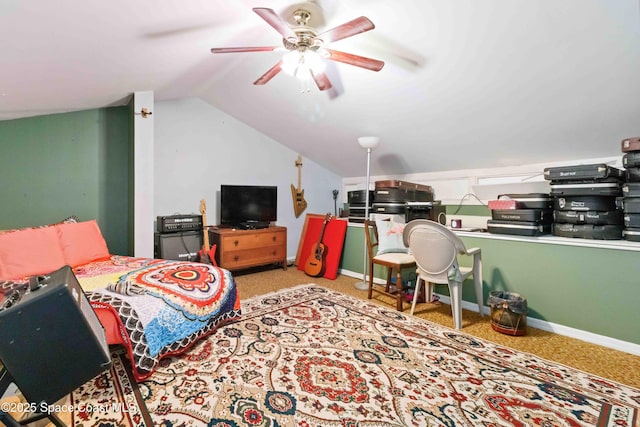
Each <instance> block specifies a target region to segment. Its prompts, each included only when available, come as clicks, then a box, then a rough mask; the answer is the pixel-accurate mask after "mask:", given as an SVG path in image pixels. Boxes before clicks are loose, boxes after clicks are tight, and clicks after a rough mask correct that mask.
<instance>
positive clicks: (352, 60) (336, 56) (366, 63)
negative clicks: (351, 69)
mask: <svg viewBox="0 0 640 427" xmlns="http://www.w3.org/2000/svg"><path fill="white" fill-rule="evenodd" d="M325 51H326V52H327V53H329V58H328V59H331V60H332V61H338V62H343V63H345V64H349V65H355V66H356V67H360V68H366V69H367V70H371V71H380V70H382V67H384V61H378V60H377V59H372V58H366V57H364V56H358V55H354V54H353V53H346V52H340V51H338V50H332V49H325Z"/></svg>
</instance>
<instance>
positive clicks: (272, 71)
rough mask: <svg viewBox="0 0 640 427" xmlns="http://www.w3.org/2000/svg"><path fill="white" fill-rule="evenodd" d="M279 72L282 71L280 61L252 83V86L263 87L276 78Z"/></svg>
mask: <svg viewBox="0 0 640 427" xmlns="http://www.w3.org/2000/svg"><path fill="white" fill-rule="evenodd" d="M280 70H282V61H280V62H278V63H277V64H276V65H274V66H273V67H271V68H269V70H268V71H267V72H266V73H264V74H263V75H261V76H260V77H259V78H258V80H256V81H255V82H253V84H254V85H264V84H267V83H269V80H271V79H272V78H274V77H275V76H276V74H278V73H279V72H280Z"/></svg>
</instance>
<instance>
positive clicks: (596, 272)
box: [340, 225, 640, 344]
mask: <svg viewBox="0 0 640 427" xmlns="http://www.w3.org/2000/svg"><path fill="white" fill-rule="evenodd" d="M363 231H364V229H363V228H362V227H359V226H353V225H350V226H349V227H348V228H347V235H346V241H345V245H344V252H343V256H342V262H341V265H340V267H341V268H343V269H345V270H349V271H354V272H362V266H363V244H364V243H363V239H364V232H363ZM462 240H463V241H464V242H465V244H466V245H467V247H480V248H481V249H482V267H483V283H484V302H485V305H487V299H488V297H489V293H490V292H491V291H493V290H506V291H512V292H517V293H519V294H521V295H522V296H524V297H525V298H526V299H527V304H528V308H529V313H528V316H529V317H531V318H535V319H540V320H544V321H547V322H551V323H555V324H558V325H564V326H567V327H570V328H576V329H579V330H582V331H587V332H591V333H594V334H598V335H603V336H607V337H611V338H615V339H619V340H622V341H626V342H630V343H634V344H640V328H638V327H637V325H640V310H638V303H637V302H638V301H640V286H638V278H639V277H640V262H638V260H639V259H640V252H637V251H628V250H618V249H605V248H592V247H584V246H569V245H560V244H548V243H538V242H530V241H513V240H500V239H496V238H491V237H488V238H487V237H484V238H481V237H462ZM464 258H465V257H461V258H460V263H461V265H464V266H470V265H471V262H470V260H467V261H465V260H464ZM375 273H376V276H377V277H381V278H382V277H383V275H382V273H381V271H378V270H376V272H375ZM436 292H438V293H441V294H445V295H447V294H448V288H447V286H446V285H443V286H437V287H436ZM463 299H464V300H465V301H469V302H476V299H475V294H474V290H473V286H472V285H471V284H468V285H467V286H464V288H463Z"/></svg>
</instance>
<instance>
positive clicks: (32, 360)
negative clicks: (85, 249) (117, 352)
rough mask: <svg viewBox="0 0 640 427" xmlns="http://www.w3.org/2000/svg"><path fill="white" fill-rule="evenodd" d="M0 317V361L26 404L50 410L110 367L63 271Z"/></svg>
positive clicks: (99, 335)
mask: <svg viewBox="0 0 640 427" xmlns="http://www.w3.org/2000/svg"><path fill="white" fill-rule="evenodd" d="M32 280H33V281H34V282H35V283H34V284H36V285H38V287H37V288H35V289H34V290H31V291H30V292H28V293H26V294H25V295H24V296H23V297H22V299H21V300H20V301H19V302H18V303H16V304H15V305H13V306H12V307H10V308H8V309H5V310H2V311H0V360H2V363H3V364H4V367H5V368H6V369H7V371H8V372H9V374H10V375H11V377H13V379H14V380H15V383H16V386H18V388H19V389H20V391H21V392H22V394H23V395H24V396H25V398H26V399H27V401H29V402H31V403H40V402H46V403H47V404H53V403H55V402H56V401H58V400H59V399H61V398H62V397H64V396H66V395H67V394H69V393H70V392H72V391H73V390H75V389H76V388H77V387H79V386H81V385H83V384H84V383H85V382H87V381H89V380H90V379H92V378H93V377H95V376H96V375H98V374H100V373H102V372H103V371H105V370H106V369H108V368H109V366H110V365H111V356H110V353H109V346H108V345H107V341H106V338H105V332H104V329H103V327H102V324H101V323H100V321H99V320H98V317H97V316H96V314H95V312H94V311H93V308H92V307H91V304H90V303H89V300H88V299H87V297H86V296H85V294H84V292H83V291H82V288H81V287H80V284H79V283H78V280H77V279H76V277H75V275H74V274H73V271H72V270H71V268H70V267H69V266H65V267H62V268H61V269H59V270H56V271H54V272H52V273H49V274H47V275H45V276H38V277H34V278H33V279H32Z"/></svg>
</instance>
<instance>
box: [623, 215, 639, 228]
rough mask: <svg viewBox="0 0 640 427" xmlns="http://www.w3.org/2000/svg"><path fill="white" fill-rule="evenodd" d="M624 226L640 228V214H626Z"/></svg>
mask: <svg viewBox="0 0 640 427" xmlns="http://www.w3.org/2000/svg"><path fill="white" fill-rule="evenodd" d="M624 226H625V227H628V228H640V214H630V213H625V214H624Z"/></svg>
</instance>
